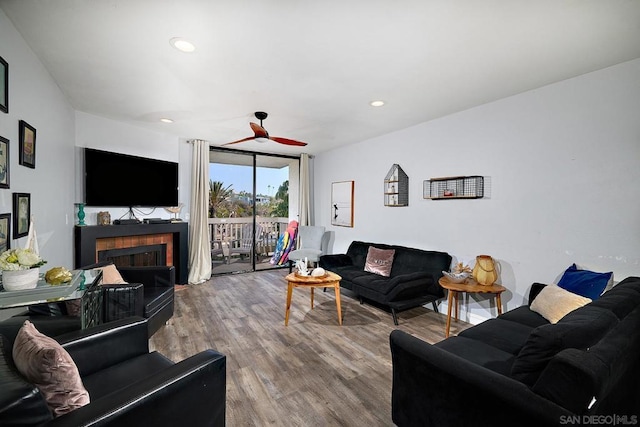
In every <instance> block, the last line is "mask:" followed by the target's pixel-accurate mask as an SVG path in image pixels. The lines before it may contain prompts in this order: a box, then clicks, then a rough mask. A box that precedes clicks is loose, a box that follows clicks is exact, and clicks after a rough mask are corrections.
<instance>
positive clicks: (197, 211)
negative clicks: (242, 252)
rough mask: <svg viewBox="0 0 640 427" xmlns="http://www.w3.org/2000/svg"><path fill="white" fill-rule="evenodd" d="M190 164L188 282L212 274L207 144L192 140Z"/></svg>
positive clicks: (206, 277)
mask: <svg viewBox="0 0 640 427" xmlns="http://www.w3.org/2000/svg"><path fill="white" fill-rule="evenodd" d="M192 143H193V162H192V167H191V207H190V210H191V214H190V217H191V218H190V220H189V284H192V285H195V284H198V283H202V282H204V281H207V280H209V279H210V278H211V242H210V241H209V221H208V218H209V144H208V143H207V142H206V141H202V140H199V139H197V140H195V141H192Z"/></svg>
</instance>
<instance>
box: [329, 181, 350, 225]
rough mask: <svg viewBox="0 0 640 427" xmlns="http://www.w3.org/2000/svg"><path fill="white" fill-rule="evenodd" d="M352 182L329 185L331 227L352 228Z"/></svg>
mask: <svg viewBox="0 0 640 427" xmlns="http://www.w3.org/2000/svg"><path fill="white" fill-rule="evenodd" d="M353 188H354V181H342V182H334V183H332V184H331V225H338V226H341V227H353Z"/></svg>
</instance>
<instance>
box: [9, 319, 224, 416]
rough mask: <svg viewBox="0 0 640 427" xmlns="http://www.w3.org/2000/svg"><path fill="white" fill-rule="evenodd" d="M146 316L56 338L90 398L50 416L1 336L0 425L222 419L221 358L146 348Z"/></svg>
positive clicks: (40, 395) (212, 354) (204, 352)
mask: <svg viewBox="0 0 640 427" xmlns="http://www.w3.org/2000/svg"><path fill="white" fill-rule="evenodd" d="M146 323H147V322H146V321H145V320H144V319H141V318H128V319H123V320H118V321H115V322H111V323H108V324H104V325H99V326H97V327H94V328H88V329H84V330H80V331H76V332H71V333H68V334H65V335H62V336H58V337H56V340H57V341H58V342H59V343H60V344H61V345H62V346H63V347H64V349H65V350H66V351H67V352H68V353H69V354H70V355H71V358H72V359H73V361H74V362H75V364H76V366H77V368H78V371H79V373H80V377H81V379H82V383H83V385H84V387H85V388H86V389H87V391H88V392H89V396H90V400H91V401H90V403H88V404H87V405H85V406H82V407H80V408H78V409H75V410H73V411H72V412H69V413H66V414H64V415H61V416H59V417H58V418H55V419H53V417H52V415H51V412H50V411H49V409H48V408H47V404H46V403H45V400H44V398H43V395H42V394H41V393H40V391H39V389H38V388H37V387H36V386H35V385H33V384H31V383H29V382H28V381H26V380H25V379H24V378H23V377H22V375H21V374H20V373H19V372H18V371H17V369H16V368H15V365H14V363H13V359H12V346H13V342H12V341H11V340H9V339H7V338H6V337H4V336H2V335H0V390H2V392H1V393H0V425H2V426H7V427H9V426H18V425H42V426H44V425H47V426H49V425H50V426H74V427H77V426H88V425H101V426H109V425H114V426H135V425H140V426H142V425H153V426H155V427H158V426H176V425H188V426H223V425H224V424H225V396H226V394H225V393H226V390H225V389H226V357H225V356H224V355H222V354H220V353H217V352H215V351H213V350H205V351H203V352H200V353H198V354H196V355H194V356H191V357H189V358H187V359H185V360H183V361H181V362H178V363H174V362H172V361H171V360H169V359H167V358H166V357H165V356H163V355H162V354H160V353H157V352H155V351H152V352H149V344H148V343H149V340H148V338H147V324H146Z"/></svg>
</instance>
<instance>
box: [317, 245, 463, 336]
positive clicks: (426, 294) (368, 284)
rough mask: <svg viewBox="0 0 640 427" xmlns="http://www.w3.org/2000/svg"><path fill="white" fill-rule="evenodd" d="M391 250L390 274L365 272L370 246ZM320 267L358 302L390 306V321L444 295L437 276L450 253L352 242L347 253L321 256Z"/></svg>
mask: <svg viewBox="0 0 640 427" xmlns="http://www.w3.org/2000/svg"><path fill="white" fill-rule="evenodd" d="M370 246H373V247H375V248H378V249H394V250H395V254H394V257H393V265H392V267H391V274H390V276H389V277H384V276H381V275H378V274H374V273H370V272H368V271H364V266H365V263H366V260H367V253H368V251H369V247H370ZM319 266H320V267H322V268H324V269H326V270H329V271H333V272H334V273H336V274H338V275H340V276H341V277H342V280H341V281H340V287H342V288H346V289H349V290H350V291H352V292H353V293H355V294H356V295H357V296H358V298H359V299H360V302H361V303H362V302H363V301H364V300H370V301H373V302H375V303H378V304H381V305H383V306H387V307H389V308H390V309H391V314H392V316H393V323H394V324H396V325H397V324H398V316H397V313H398V312H400V311H403V310H408V309H410V308H414V307H418V306H421V305H423V304H426V303H429V302H431V303H433V309H434V310H435V311H438V309H437V306H436V304H435V301H437V300H438V299H440V298H442V297H444V292H443V290H442V288H441V287H440V285H438V279H439V278H440V277H442V270H447V271H448V270H449V268H450V267H451V256H450V255H449V254H447V253H445V252H436V251H425V250H421V249H413V248H407V247H404V246H395V245H385V244H382V243H367V242H360V241H354V242H352V243H351V244H350V245H349V248H348V249H347V253H346V254H335V255H323V256H321V257H320V261H319Z"/></svg>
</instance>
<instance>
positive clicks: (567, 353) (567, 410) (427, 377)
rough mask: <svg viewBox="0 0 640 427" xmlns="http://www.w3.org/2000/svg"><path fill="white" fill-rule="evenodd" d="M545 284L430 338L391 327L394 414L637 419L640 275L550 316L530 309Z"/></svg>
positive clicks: (448, 418)
mask: <svg viewBox="0 0 640 427" xmlns="http://www.w3.org/2000/svg"><path fill="white" fill-rule="evenodd" d="M544 286H545V285H542V284H534V285H533V286H532V287H531V290H530V294H529V305H526V306H521V307H519V308H516V309H514V310H511V311H509V312H507V313H504V314H502V315H500V316H498V317H497V318H496V319H491V320H487V321H485V322H483V323H481V324H478V325H476V326H473V327H471V328H469V329H466V330H465V331H463V332H461V333H460V334H458V336H456V337H450V338H447V339H445V340H444V341H441V342H439V343H436V344H433V345H431V344H429V343H426V342H424V341H422V340H420V339H418V338H416V337H413V336H411V335H409V334H407V333H405V332H403V331H400V330H395V331H393V332H392V333H391V335H390V345H391V353H392V361H393V389H392V418H393V421H394V422H395V423H396V424H397V425H398V426H416V425H420V426H439V427H443V426H444V427H446V426H456V427H459V426H514V425H518V426H531V427H540V426H557V425H570V424H571V425H576V424H577V425H592V424H593V425H595V424H606V425H623V424H624V423H628V424H636V423H637V422H638V416H640V386H638V384H639V383H640V357H639V355H640V333H639V331H640V278H639V277H629V278H627V279H625V280H623V281H622V282H620V283H619V284H618V285H617V286H615V287H613V288H612V289H611V290H609V291H607V292H606V293H605V294H604V295H602V296H601V297H600V298H598V299H596V300H594V301H592V302H591V303H589V304H587V305H585V306H583V307H581V308H578V309H577V310H574V311H572V312H570V313H569V314H567V315H566V316H565V317H563V318H562V319H561V320H560V321H559V322H557V323H555V324H550V323H549V322H547V320H546V319H545V318H544V317H542V316H541V315H539V314H538V313H536V312H534V311H532V310H531V309H530V308H529V306H530V305H531V302H532V301H533V300H534V298H535V297H536V296H537V295H538V294H539V292H540V291H541V290H542V289H543V288H544ZM526 361H528V362H527V363H525V362H526ZM532 361H533V362H534V363H533V364H531V363H529V362H532ZM526 366H528V368H527V369H524V368H525V367H526ZM634 417H635V418H634ZM614 418H615V419H616V420H617V421H614ZM607 420H608V421H607ZM634 420H635V422H634Z"/></svg>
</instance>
